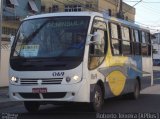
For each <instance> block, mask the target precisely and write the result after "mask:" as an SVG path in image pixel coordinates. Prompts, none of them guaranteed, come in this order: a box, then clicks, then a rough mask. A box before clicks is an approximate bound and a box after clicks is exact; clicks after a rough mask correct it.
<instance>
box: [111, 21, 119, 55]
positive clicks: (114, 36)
mask: <svg viewBox="0 0 160 119" xmlns="http://www.w3.org/2000/svg"><path fill="white" fill-rule="evenodd" d="M118 33H119V31H118V25H117V24H114V23H111V24H110V34H111V46H112V52H113V54H114V55H120V53H121V49H120V48H121V46H120V43H121V41H120V39H119V35H118Z"/></svg>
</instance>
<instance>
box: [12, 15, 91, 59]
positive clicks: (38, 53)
mask: <svg viewBox="0 0 160 119" xmlns="http://www.w3.org/2000/svg"><path fill="white" fill-rule="evenodd" d="M88 24H89V17H57V18H54V17H53V18H42V19H34V20H27V21H24V22H23V23H22V24H21V26H20V29H19V31H18V34H17V36H16V43H15V44H16V45H14V46H15V48H13V49H14V52H13V53H12V54H13V56H14V57H17V56H18V57H23V58H53V57H81V56H82V55H83V51H84V44H85V40H86V35H87V30H88Z"/></svg>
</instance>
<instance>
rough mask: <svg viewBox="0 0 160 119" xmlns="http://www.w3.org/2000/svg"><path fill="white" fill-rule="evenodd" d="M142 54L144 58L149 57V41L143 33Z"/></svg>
mask: <svg viewBox="0 0 160 119" xmlns="http://www.w3.org/2000/svg"><path fill="white" fill-rule="evenodd" d="M141 53H142V55H143V56H147V55H148V39H147V37H146V33H145V32H144V31H142V48H141Z"/></svg>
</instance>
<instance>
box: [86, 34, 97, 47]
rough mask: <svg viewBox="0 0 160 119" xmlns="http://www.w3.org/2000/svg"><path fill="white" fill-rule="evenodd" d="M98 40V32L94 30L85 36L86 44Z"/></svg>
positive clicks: (94, 42)
mask: <svg viewBox="0 0 160 119" xmlns="http://www.w3.org/2000/svg"><path fill="white" fill-rule="evenodd" d="M92 37H93V40H92ZM99 40H100V34H99V32H94V34H89V35H88V36H87V45H89V44H92V43H93V44H96V43H98V42H99Z"/></svg>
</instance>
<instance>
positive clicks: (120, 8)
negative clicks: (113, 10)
mask: <svg viewBox="0 0 160 119" xmlns="http://www.w3.org/2000/svg"><path fill="white" fill-rule="evenodd" d="M117 17H118V18H120V19H124V15H123V0H118V6H117Z"/></svg>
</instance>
